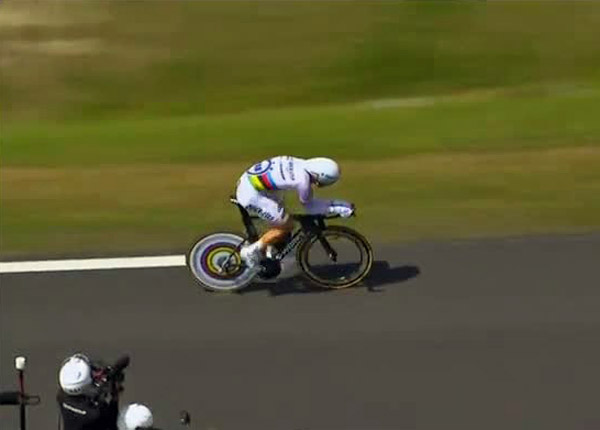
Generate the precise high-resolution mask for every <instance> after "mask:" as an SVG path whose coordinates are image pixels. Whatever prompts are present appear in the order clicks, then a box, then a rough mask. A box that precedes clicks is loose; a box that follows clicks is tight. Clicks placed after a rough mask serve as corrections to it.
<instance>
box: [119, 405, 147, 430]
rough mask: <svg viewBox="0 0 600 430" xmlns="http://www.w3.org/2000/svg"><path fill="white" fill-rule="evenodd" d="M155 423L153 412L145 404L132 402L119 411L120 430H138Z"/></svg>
mask: <svg viewBox="0 0 600 430" xmlns="http://www.w3.org/2000/svg"><path fill="white" fill-rule="evenodd" d="M152 424H154V418H152V412H151V411H150V409H148V408H147V407H146V406H144V405H140V404H139V403H132V404H131V405H127V406H126V407H125V408H124V409H121V412H119V418H118V419H117V428H118V429H119V430H136V429H145V428H149V427H151V426H152Z"/></svg>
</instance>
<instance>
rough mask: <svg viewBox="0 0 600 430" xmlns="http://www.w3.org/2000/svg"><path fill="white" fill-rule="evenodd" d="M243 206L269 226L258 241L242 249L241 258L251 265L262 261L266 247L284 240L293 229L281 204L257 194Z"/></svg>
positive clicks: (290, 220)
mask: <svg viewBox="0 0 600 430" xmlns="http://www.w3.org/2000/svg"><path fill="white" fill-rule="evenodd" d="M243 204H244V207H245V208H246V209H247V210H248V211H250V212H252V213H255V214H256V215H258V216H259V217H260V218H261V219H263V220H265V221H266V222H267V223H268V224H269V226H270V228H269V230H267V231H266V232H265V233H264V234H263V235H262V236H261V238H260V239H259V240H258V241H256V242H255V243H253V244H251V245H248V246H247V247H245V248H243V249H242V252H241V255H242V258H243V259H244V260H245V261H246V263H247V264H250V265H253V264H257V263H258V261H260V259H262V257H263V256H264V252H265V250H266V249H267V248H268V247H270V246H274V245H276V244H277V243H280V242H282V241H283V240H285V239H286V237H287V236H288V234H289V233H290V232H291V231H292V229H293V222H292V219H291V218H290V217H289V215H288V214H287V213H286V211H285V208H284V207H283V205H282V204H281V202H279V201H277V200H275V199H273V198H270V197H269V196H265V195H263V194H260V193H258V192H257V193H256V194H255V195H254V196H252V198H251V199H249V201H248V202H244V203H243Z"/></svg>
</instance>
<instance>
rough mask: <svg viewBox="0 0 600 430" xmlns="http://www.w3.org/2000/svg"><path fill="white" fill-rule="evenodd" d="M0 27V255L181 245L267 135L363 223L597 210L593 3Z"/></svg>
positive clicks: (59, 19)
mask: <svg viewBox="0 0 600 430" xmlns="http://www.w3.org/2000/svg"><path fill="white" fill-rule="evenodd" d="M32 5H34V6H35V7H32ZM0 37H1V38H2V41H3V44H2V53H3V58H2V61H1V62H0V73H1V74H2V79H0V94H2V100H1V103H2V124H1V128H0V131H1V134H0V143H1V145H0V162H1V170H0V180H1V182H0V186H1V190H0V191H1V192H0V229H1V234H0V254H1V256H2V257H3V258H4V257H9V256H15V255H26V254H58V253H69V254H74V253H79V252H81V253H103V252H111V253H112V252H114V253H123V252H148V251H155V250H166V249H172V250H182V249H184V248H185V247H186V246H187V245H188V244H189V242H190V241H191V240H193V238H195V237H196V236H198V235H200V234H204V233H206V232H208V231H211V230H214V229H223V228H226V229H235V228H236V227H238V225H239V220H238V219H237V215H236V213H235V211H234V210H233V209H232V208H231V207H229V205H228V203H227V202H226V197H227V195H228V194H229V193H230V192H231V191H232V188H233V186H234V184H235V182H236V180H237V178H238V176H239V174H240V173H241V172H242V171H243V170H244V168H246V166H248V165H249V164H251V163H252V162H254V161H256V160H259V159H262V158H263V157H267V156H272V155H275V154H282V153H287V154H295V155H298V156H315V155H329V156H332V157H335V158H337V159H339V160H340V161H341V163H342V166H343V170H344V175H343V181H342V183H341V184H340V185H339V186H336V187H335V188H334V189H331V190H322V192H323V193H324V195H330V196H334V195H335V196H340V197H346V198H348V199H350V200H353V201H355V202H356V203H357V204H358V205H359V208H360V214H361V216H360V217H359V218H358V219H356V220H353V221H351V222H352V223H353V224H354V225H355V226H356V227H357V228H360V229H361V230H362V231H365V232H366V233H367V234H368V235H369V236H370V237H372V238H373V239H374V240H378V241H384V240H389V241H398V240H418V239H423V238H449V237H476V236H490V235H506V234H529V233H548V232H573V231H591V230H597V229H598V228H599V227H600V197H599V196H600V152H599V151H600V150H599V148H600V121H599V120H598V118H599V116H598V112H600V44H598V40H600V3H594V2H550V3H547V2H539V3H534V2H492V3H485V2H481V3H475V2H387V1H385V2H377V1H376V2H360V1H356V2H353V1H350V2H335V1H334V2H221V1H214V2H161V1H156V2H105V1H101V2H96V1H89V2H63V1H57V2H45V3H40V2H35V3H28V2H26V1H25V2H9V3H7V4H3V5H2V6H1V9H0Z"/></svg>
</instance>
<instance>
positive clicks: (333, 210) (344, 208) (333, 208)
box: [329, 200, 354, 218]
mask: <svg viewBox="0 0 600 430" xmlns="http://www.w3.org/2000/svg"><path fill="white" fill-rule="evenodd" d="M329 213H330V214H332V215H339V216H341V217H342V218H349V217H351V216H352V215H353V214H354V205H353V204H352V203H350V202H345V201H343V200H333V201H332V202H331V205H330V206H329Z"/></svg>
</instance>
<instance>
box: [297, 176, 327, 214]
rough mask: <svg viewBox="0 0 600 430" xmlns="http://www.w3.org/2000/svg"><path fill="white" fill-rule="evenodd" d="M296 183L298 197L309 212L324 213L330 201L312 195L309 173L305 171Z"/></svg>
mask: <svg viewBox="0 0 600 430" xmlns="http://www.w3.org/2000/svg"><path fill="white" fill-rule="evenodd" d="M304 173H305V174H304V175H303V176H302V178H301V180H300V181H299V183H298V185H297V190H298V199H299V200H300V203H302V205H303V206H304V209H306V211H307V212H308V213H309V214H326V213H327V211H328V210H329V205H330V201H329V200H321V199H316V198H314V196H313V190H312V184H311V183H310V175H309V174H308V173H306V172H304Z"/></svg>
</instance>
